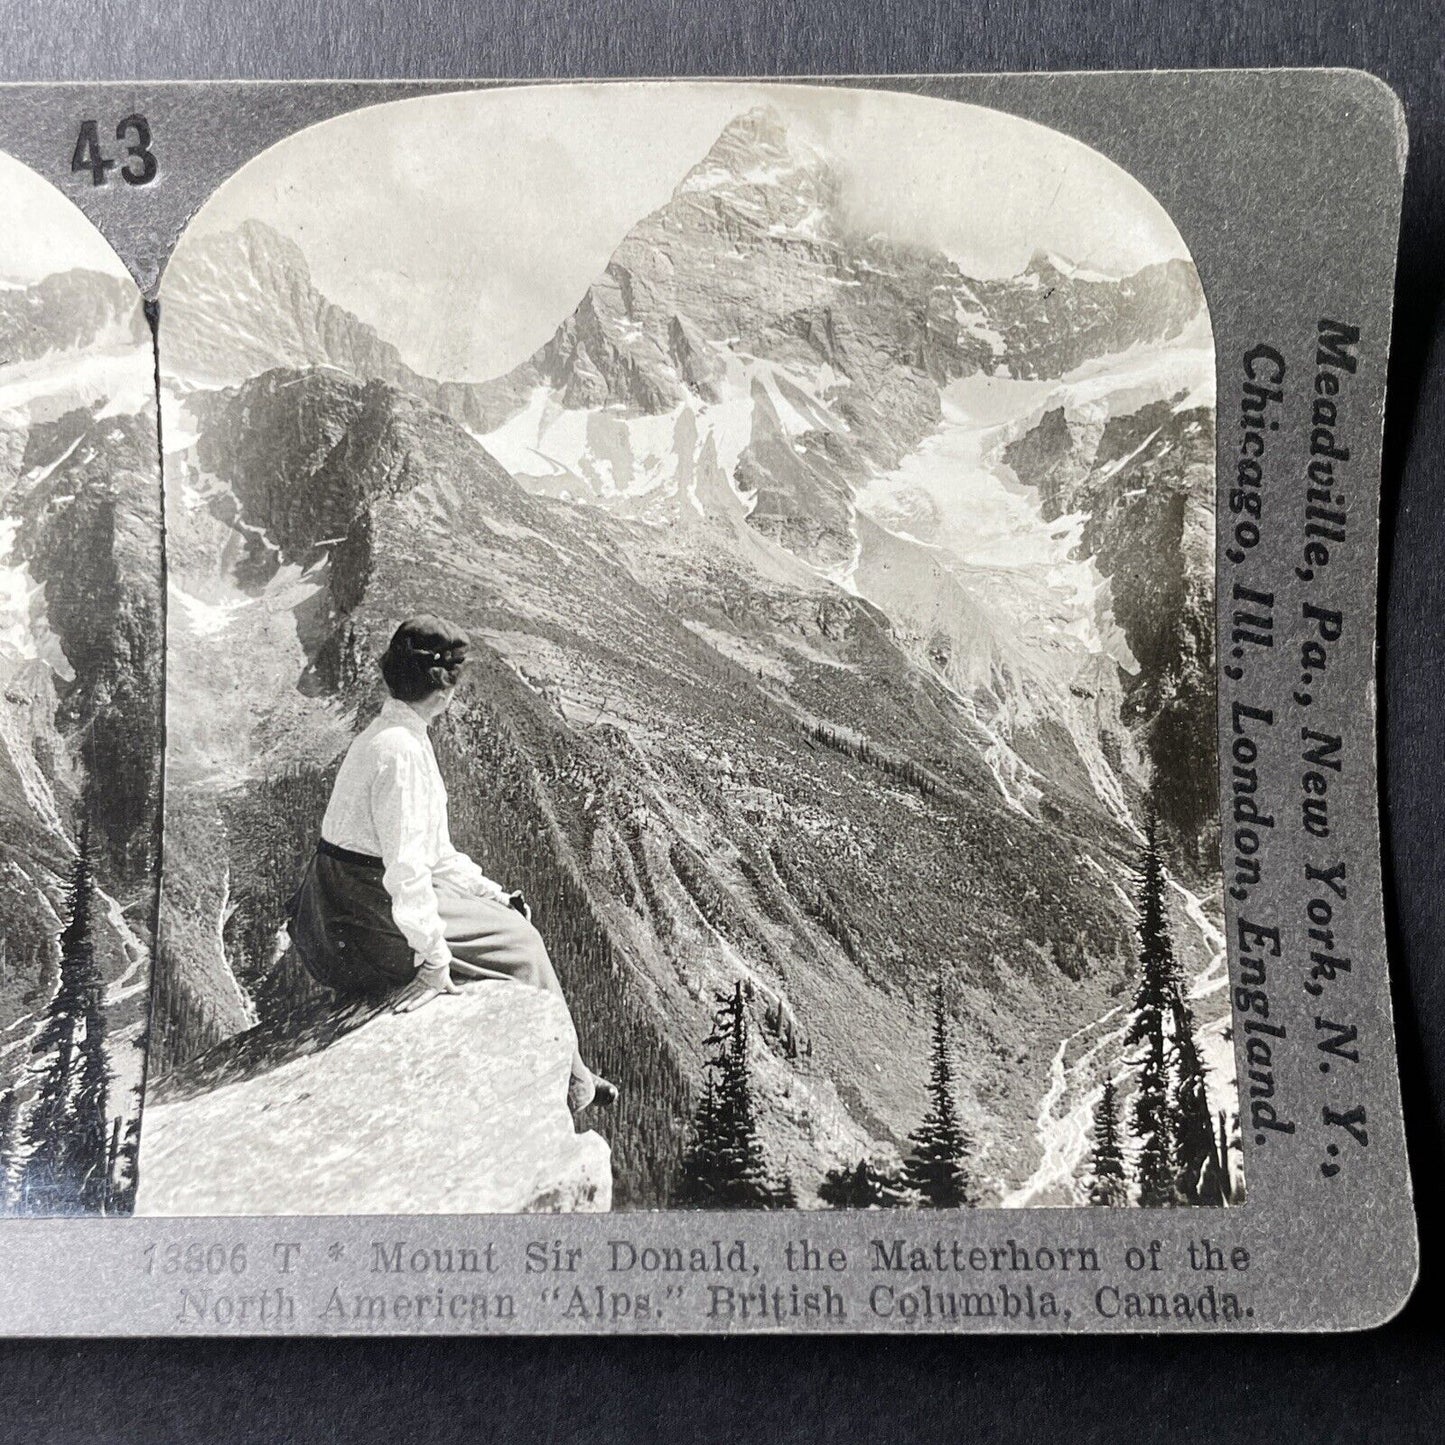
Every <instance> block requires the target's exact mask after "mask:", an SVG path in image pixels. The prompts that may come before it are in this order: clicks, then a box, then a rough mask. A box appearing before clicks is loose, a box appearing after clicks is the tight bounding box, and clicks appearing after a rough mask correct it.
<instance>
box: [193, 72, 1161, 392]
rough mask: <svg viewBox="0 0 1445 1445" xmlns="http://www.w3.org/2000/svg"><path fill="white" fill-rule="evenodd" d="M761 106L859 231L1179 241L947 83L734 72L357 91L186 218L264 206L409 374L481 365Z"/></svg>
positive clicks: (1013, 121) (198, 231)
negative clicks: (784, 81)
mask: <svg viewBox="0 0 1445 1445" xmlns="http://www.w3.org/2000/svg"><path fill="white" fill-rule="evenodd" d="M758 104H769V105H772V106H773V107H774V108H775V109H776V110H778V111H779V112H780V113H781V114H782V115H783V117H784V119H785V120H786V122H787V123H788V125H789V127H790V129H792V130H796V132H797V133H798V134H799V135H800V136H801V137H803V138H804V139H806V140H807V141H809V142H811V143H812V144H814V145H817V146H819V147H821V149H822V150H823V151H824V152H825V153H826V154H827V156H828V157H829V159H830V161H831V162H832V164H833V165H834V167H835V169H836V170H837V172H838V174H839V177H840V180H841V183H842V189H843V196H844V199H845V201H846V202H847V204H848V205H849V207H850V209H851V210H852V212H853V213H854V214H855V216H856V217H857V218H858V219H859V221H860V222H862V223H863V224H864V225H865V226H866V227H867V228H868V229H870V230H872V229H881V230H885V231H887V232H888V233H889V234H891V235H893V236H894V237H896V238H898V239H902V240H911V241H919V242H924V243H927V244H929V245H932V246H935V247H937V248H938V249H940V250H943V251H944V252H946V253H947V254H948V255H950V256H952V257H953V258H954V259H955V260H957V261H958V262H959V264H960V265H961V267H962V268H963V269H964V270H965V271H966V272H968V273H969V274H972V275H979V276H999V275H1011V274H1014V273H1016V272H1018V271H1020V270H1022V269H1023V267H1024V266H1025V265H1026V264H1027V262H1028V260H1029V257H1030V256H1031V255H1032V254H1033V253H1034V252H1035V251H1038V250H1044V251H1053V252H1056V253H1058V254H1060V255H1062V256H1065V257H1067V258H1068V259H1069V260H1071V261H1073V262H1074V263H1076V264H1078V265H1081V266H1084V267H1086V268H1088V269H1090V270H1100V271H1106V272H1110V273H1114V274H1125V273H1127V272H1130V271H1133V270H1137V269H1138V268H1139V267H1140V266H1143V265H1147V264H1149V263H1150V262H1154V261H1159V260H1164V259H1167V258H1169V257H1174V256H1184V255H1186V254H1187V252H1186V250H1185V248H1184V245H1183V242H1182V240H1181V239H1180V237H1179V235H1178V232H1177V231H1176V230H1175V228H1174V226H1173V223H1172V222H1171V221H1170V220H1169V217H1168V215H1167V214H1166V213H1165V212H1164V210H1163V208H1162V207H1161V206H1160V205H1159V204H1158V203H1157V202H1156V201H1155V200H1154V199H1153V198H1152V196H1150V195H1149V193H1148V192H1147V191H1145V190H1144V188H1143V187H1142V186H1140V185H1139V184H1138V183H1137V182H1136V181H1134V180H1133V179H1132V177H1130V176H1129V175H1128V174H1127V173H1126V172H1124V171H1122V170H1121V169H1119V168H1118V167H1117V166H1115V165H1114V164H1113V163H1112V162H1110V161H1108V160H1106V159H1105V158H1104V157H1103V156H1101V155H1099V154H1098V152H1096V151H1093V150H1091V149H1089V148H1088V147H1086V146H1084V145H1082V144H1081V143H1080V142H1078V141H1075V140H1073V139H1071V138H1070V137H1067V136H1064V135H1062V134H1061V133H1059V132H1057V131H1053V130H1049V129H1047V128H1045V127H1043V126H1039V125H1035V124H1033V123H1032V122H1029V121H1024V120H1020V119H1018V118H1016V117H1013V116H1009V115H1006V114H1004V113H1002V112H999V111H991V110H986V109H983V108H981V107H977V106H966V105H960V104H958V103H957V102H952V101H942V100H934V99H928V98H922V97H917V96H908V95H898V94H891V93H888V92H881V91H872V90H851V89H846V88H837V87H813V86H798V85H759V84H756V83H751V84H735V83H731V82H729V83H722V84H703V83H695V82H683V83H678V82H670V83H652V84H647V83H625V84H612V85H603V84H569V85H557V86H527V87H522V88H515V89H499V90H483V91H470V92H465V93H460V94H454V95H445V96H427V97H423V98H419V99H412V100H403V101H393V102H389V103H386V104H384V105H379V106H374V107H370V108H368V109H366V110H363V111H358V112H353V113H351V114H349V115H345V116H341V117H338V118H337V119H335V120H331V121H326V122H324V123H322V124H320V125H316V126H313V127H311V128H309V129H308V130H305V131H302V132H300V133H299V134H297V135H295V136H292V137H289V138H288V139H287V140H284V141H281V142H280V143H278V144H277V145H275V146H273V147H271V149H269V150H268V151H265V152H263V153H262V154H261V155H260V156H259V157H257V158H256V159H255V160H254V161H252V162H251V163H250V164H249V165H247V166H246V167H244V168H243V169H242V170H241V171H239V172H238V173H237V174H236V175H235V176H234V177H232V178H231V180H229V181H228V182H226V183H225V185H223V186H222V187H221V188H220V190H219V191H217V193H216V194H215V195H214V196H213V197H212V199H211V200H210V201H209V202H208V203H207V204H206V205H205V206H204V207H203V208H202V210H201V211H200V212H199V213H198V215H197V216H196V217H195V218H194V219H193V220H192V222H191V226H190V228H189V229H188V232H187V236H190V235H195V236H202V235H205V234H207V233H208V232H214V231H219V230H227V229H230V228H232V227H234V226H236V225H238V224H240V223H241V222H242V221H244V220H247V219H255V220H260V221H264V222H265V223H266V224H267V225H269V226H272V227H273V228H275V229H276V230H277V231H280V232H281V233H282V234H284V235H287V236H289V237H291V238H292V239H293V240H294V241H296V242H297V244H298V245H300V247H301V249H302V250H303V252H304V253H305V254H306V257H307V260H308V263H309V265H310V267H311V271H312V276H313V279H314V280H315V282H316V284H317V286H318V287H319V288H320V290H321V291H322V292H323V293H324V294H325V295H326V296H328V297H329V298H330V299H331V300H333V301H335V302H337V303H338V304H339V305H341V306H344V307H345V308H346V309H347V310H349V311H351V312H353V313H354V314H356V315H357V316H359V317H361V318H362V319H363V320H365V321H368V322H370V323H371V324H372V325H373V326H375V327H376V329H377V330H378V331H379V332H380V333H381V334H382V335H383V336H384V337H385V338H386V339H387V340H389V341H391V342H393V343H394V344H395V345H396V346H397V347H398V348H399V349H400V350H401V353H402V355H403V357H404V358H405V359H406V360H407V362H408V363H409V364H411V365H412V366H414V367H415V368H416V369H417V370H419V371H421V372H423V373H425V374H427V375H431V376H436V377H441V378H444V379H455V380H484V379H487V378H489V377H492V376H496V375H500V374H501V373H503V372H505V371H508V370H510V369H511V367H513V366H515V365H516V364H517V363H518V362H520V361H522V360H524V359H525V358H526V357H527V356H529V355H530V354H531V353H532V352H533V351H534V350H535V349H536V348H537V347H538V346H540V345H541V344H542V343H543V342H545V341H546V340H547V338H548V337H549V336H550V335H551V334H552V332H553V331H554V330H555V329H556V327H557V326H558V325H559V324H560V323H561V322H562V321H563V320H565V319H566V317H567V316H568V315H569V314H570V313H571V311H572V309H573V308H574V307H575V306H576V304H577V302H578V301H579V300H580V299H581V297H582V295H583V294H584V293H585V291H586V289H587V287H588V286H589V285H590V283H591V282H592V280H593V279H594V278H595V277H596V276H597V274H598V273H599V272H600V271H601V270H602V269H603V268H604V267H605V266H606V264H607V261H608V259H609V257H610V256H611V254H612V252H613V251H614V250H615V249H616V247H617V244H618V243H619V242H620V241H621V239H622V238H623V236H624V235H625V234H626V233H627V231H628V230H629V229H630V228H631V226H632V225H634V224H635V223H636V222H637V221H638V220H640V219H641V218H642V217H643V216H645V215H647V214H648V213H650V212H651V211H653V210H655V209H656V208H657V207H659V206H661V205H662V204H664V203H665V202H666V201H667V199H668V198H669V196H670V195H671V194H672V191H673V189H674V187H675V186H676V185H677V183H678V181H680V180H681V179H682V177H683V175H684V174H685V173H686V172H687V171H688V169H689V168H690V167H691V166H693V165H694V164H696V163H697V162H698V161H699V160H701V159H702V158H703V156H704V155H706V153H707V151H708V149H709V148H710V147H711V145H712V143H713V141H714V140H715V139H716V138H717V135H718V133H719V132H720V131H721V130H722V128H723V127H724V126H725V125H726V124H727V123H728V121H729V120H731V119H733V118H734V117H735V116H737V115H740V114H742V113H743V112H745V111H747V110H749V109H751V108H753V107H754V106H756V105H758ZM185 244H186V240H185V238H183V239H182V242H181V245H180V247H179V248H178V249H177V252H176V256H175V257H174V258H173V260H172V262H171V267H172V268H175V267H177V266H181V265H183V264H184V250H185Z"/></svg>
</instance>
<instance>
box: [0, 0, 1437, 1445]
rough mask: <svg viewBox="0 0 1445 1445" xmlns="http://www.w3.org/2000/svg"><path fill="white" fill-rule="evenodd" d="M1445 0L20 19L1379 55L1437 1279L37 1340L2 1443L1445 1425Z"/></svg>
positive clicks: (347, 60)
mask: <svg viewBox="0 0 1445 1445" xmlns="http://www.w3.org/2000/svg"><path fill="white" fill-rule="evenodd" d="M1434 9H1435V7H1434V5H1433V3H1430V0H1424V3H1421V0H1415V3H1411V4H1408V5H1407V4H1404V3H1399V4H1396V5H1389V4H1378V5H1372V6H1371V5H1365V4H1361V3H1359V0H1356V3H1354V4H1349V3H1341V0H1320V3H1314V4H1309V3H1304V4H1297V5H1291V4H1286V3H1278V4H1274V5H1255V4H1250V3H1228V4H1214V5H1203V4H1191V3H1185V0H1174V3H1171V4H1147V3H1143V0H1134V3H1129V0H1072V3H1061V0H1023V3H1014V4H994V3H988V0H977V3H974V4H971V5H964V4H958V5H949V4H946V3H926V4H924V3H920V4H901V3H876V0H875V3H871V4H863V3H853V4H848V3H835V4H831V5H830V4H825V3H817V0H813V3H806V4H793V5H784V4H779V3H774V4H762V3H757V0H731V3H718V0H715V3H713V4H711V5H709V4H707V3H706V0H692V3H689V4H681V3H675V4H663V3H657V0H631V3H622V0H617V3H607V0H580V3H574V4H570V5H569V4H565V3H556V0H546V3H539V4H531V5H527V4H518V3H516V0H502V3H487V0H478V3H474V4H471V5H467V4H465V3H464V0H430V3H425V0H423V3H413V4H409V5H405V6H402V5H398V4H392V5H390V6H386V5H383V4H382V3H380V0H356V3H351V4H340V3H325V4H317V3H311V4H308V5H307V6H306V8H305V10H304V11H301V10H300V8H299V6H297V5H294V4H293V5H286V4H283V3H276V0H235V3H232V4H229V5H223V4H219V3H215V0H189V3H183V0H165V3H160V4H156V3H150V4H139V3H133V4H131V5H122V4H115V3H113V0H99V3H90V4H80V3H78V0H60V3H50V4H48V5H45V6H43V7H42V6H41V5H40V4H39V3H33V0H32V3H31V4H23V3H19V4H18V3H15V0H8V3H4V7H3V12H4V15H5V19H6V22H7V23H6V25H5V28H4V31H3V33H4V35H5V38H6V46H5V52H4V54H3V55H0V79H6V80H21V79H26V80H42V79H44V80H63V79H94V80H104V79H124V78H140V77H145V78H154V79H187V78H195V79H201V78H223V77H277V78H280V77H287V78H304V77H308V76H351V77H358V78H359V77H372V76H375V77H382V76H408V75H409V76H438V77H440V76H450V75H456V76H464V75H466V76H489V75H508V76H532V75H535V76H543V75H550V76H562V75H622V74H638V75H661V74H669V73H677V74H689V73H695V74H732V75H743V74H760V75H763V74H788V73H808V72H820V71H828V72H840V73H848V72H855V73H863V72H869V71H874V72H887V71H892V72H898V71H948V70H956V71H969V70H1043V69H1098V68H1150V67H1155V66H1167V67H1175V66H1248V65H1280V64H1287V65H1354V66H1360V67H1362V68H1364V69H1368V70H1371V71H1373V72H1375V73H1376V74H1378V75H1380V76H1382V77H1383V78H1385V79H1386V80H1387V81H1389V82H1390V83H1391V84H1392V85H1393V86H1394V87H1395V89H1396V90H1397V91H1398V92H1399V94H1400V95H1401V97H1402V98H1403V100H1404V101H1405V104H1406V107H1407V111H1408V113H1409V119H1410V128H1411V155H1410V172H1409V177H1408V180H1407V188H1406V200H1405V221H1404V236H1403V241H1402V252H1401V269H1400V283H1399V301H1398V309H1397V321H1396V328H1395V350H1394V356H1393V359H1392V364H1391V387H1392V396H1391V403H1390V409H1389V417H1388V425H1387V435H1386V462H1385V517H1386V522H1385V528H1384V536H1385V541H1384V548H1385V551H1384V558H1383V560H1384V564H1385V568H1386V571H1385V583H1384V591H1385V597H1384V601H1385V604H1386V609H1387V611H1386V619H1387V620H1386V624H1385V631H1384V636H1383V638H1382V642H1383V656H1382V671H1381V691H1382V698H1383V701H1384V711H1385V718H1386V733H1385V742H1384V748H1385V758H1384V761H1385V769H1386V801H1387V860H1386V861H1387V865H1388V866H1389V871H1390V878H1389V886H1388V891H1387V902H1388V904H1389V906H1390V909H1391V926H1392V944H1393V961H1394V964H1395V977H1396V990H1397V995H1396V1001H1397V1027H1398V1029H1399V1033H1400V1048H1401V1054H1402V1070H1403V1075H1404V1086H1405V1095H1406V1108H1407V1122H1408V1125H1409V1127H1410V1135H1411V1149H1412V1163H1413V1167H1414V1170H1415V1178H1416V1189H1417V1200H1418V1205H1419V1211H1420V1217H1421V1224H1422V1230H1421V1234H1422V1244H1423V1252H1424V1269H1423V1273H1422V1277H1421V1283H1420V1287H1419V1289H1418V1291H1417V1294H1416V1297H1415V1299H1414V1301H1413V1302H1412V1304H1411V1305H1410V1306H1409V1307H1408V1308H1407V1310H1406V1311H1405V1313H1404V1315H1403V1316H1402V1317H1401V1318H1400V1319H1398V1320H1397V1321H1395V1322H1394V1323H1392V1324H1391V1325H1389V1326H1387V1327H1386V1328H1385V1329H1383V1330H1381V1331H1377V1332H1375V1333H1373V1334H1370V1335H1365V1336H1359V1337H1353V1338H1351V1337H1345V1338H1326V1339H1317V1338H1312V1339H1298V1340H1291V1339H1252V1340H1227V1339H1219V1340H1210V1339H1204V1340H1199V1339H1194V1340H1174V1341H1145V1340H1138V1341H1119V1340H1064V1341H1049V1342H1022V1341H990V1340H933V1339H908V1340H904V1341H890V1340H826V1341H823V1340H808V1339H792V1340H748V1341H736V1342H727V1341H676V1342H663V1341H616V1340H613V1341H591V1342H557V1341H552V1342H540V1341H539V1342H530V1341H511V1342H495V1343H492V1342H484V1343H472V1342H461V1341H426V1342H421V1341H418V1342H401V1341H393V1342H367V1343H364V1344H363V1343H345V1344H343V1343H338V1342H321V1341H316V1342H286V1343H270V1342H266V1343H261V1342H257V1343H245V1344H242V1343H235V1342H226V1343H219V1342H217V1343H205V1344H185V1345H179V1344H170V1343H167V1344H125V1345H109V1344H108V1345H104V1346H100V1345H77V1344H75V1343H68V1344H29V1345H12V1346H7V1347H5V1350H4V1354H3V1356H0V1441H5V1442H9V1441H12V1440H13V1441H17V1442H18V1441H30V1440H35V1441H41V1440H86V1441H101V1442H111V1441H117V1442H119V1441H130V1440H136V1441H147V1442H150V1441H169V1440H173V1439H174V1440H181V1439H186V1440H193V1441H201V1442H210V1441H218V1440H226V1439H232V1438H234V1439H247V1440H257V1441H284V1440H290V1439H295V1440H311V1439H345V1440H353V1439H363V1438H365V1439H370V1438H376V1439H391V1440H399V1441H408V1440H426V1441H430V1440H433V1439H441V1438H451V1436H452V1435H453V1434H455V1435H457V1436H458V1437H459V1438H460V1437H465V1438H468V1439H471V1440H475V1441H489V1440H498V1441H506V1442H512V1441H523V1440H529V1439H562V1438H566V1439H578V1440H582V1439H588V1440H611V1439H637V1440H647V1439H654V1438H655V1439H658V1440H660V1441H661V1440H665V1441H667V1442H669V1445H673V1442H685V1441H691V1440H718V1439H728V1438H737V1439H741V1440H747V1441H755V1440H774V1439H779V1440H781V1439H794V1438H797V1439H803V1438H818V1439H837V1440H841V1441H848V1442H851V1441H855V1440H857V1441H862V1440H867V1439H877V1440H881V1441H888V1442H892V1441H901V1440H905V1439H912V1438H930V1437H935V1436H937V1437H939V1438H947V1439H951V1440H955V1441H957V1440H962V1439H967V1438H982V1439H988V1440H1008V1439H1019V1440H1033V1439H1043V1438H1048V1437H1052V1436H1060V1437H1061V1438H1063V1439H1065V1440H1068V1441H1070V1442H1075V1441H1092V1440H1096V1439H1097V1440H1101V1441H1102V1440H1108V1441H1111V1442H1112V1441H1117V1440H1120V1439H1136V1440H1137V1439H1167V1440H1171V1441H1189V1440H1194V1439H1199V1440H1212V1441H1217V1440H1221V1439H1227V1438H1241V1439H1243V1438H1247V1437H1249V1436H1253V1437H1254V1438H1259V1437H1260V1436H1261V1435H1263V1434H1265V1433H1266V1432H1268V1434H1270V1435H1271V1436H1274V1437H1277V1438H1282V1439H1301V1440H1311V1441H1315V1440H1318V1441H1328V1440H1390V1441H1406V1440H1414V1439H1419V1440H1433V1439H1438V1438H1441V1437H1442V1436H1445V1421H1442V1419H1441V1416H1440V1414H1439V1413H1438V1412H1439V1411H1440V1410H1441V1399H1440V1396H1442V1395H1445V1383H1442V1374H1445V1371H1442V1369H1441V1363H1442V1359H1445V1354H1442V1351H1445V1329H1442V1327H1441V1325H1440V1323H1439V1318H1440V1313H1441V1303H1442V1275H1445V1270H1442V1259H1445V1253H1442V1251H1441V1249H1440V1247H1439V1244H1438V1240H1437V1238H1436V1237H1435V1235H1434V1233H1433V1231H1432V1226H1433V1225H1434V1221H1435V1220H1436V1218H1438V1216H1439V1212H1440V1211H1439V1201H1440V1173H1441V1171H1440V1155H1441V1151H1440V1139H1441V1123H1442V1093H1445V1091H1442V1079H1445V969H1442V967H1441V965H1440V963H1439V961H1438V960H1439V955H1440V943H1441V934H1442V929H1445V888H1442V883H1445V878H1442V869H1441V866H1440V862H1439V857H1438V851H1437V848H1436V846H1435V843H1436V836H1437V820H1438V817H1439V812H1440V808H1441V802H1440V795H1441V781H1440V778H1439V759H1440V758H1441V756H1442V746H1441V744H1442V738H1445V706H1442V704H1445V697H1442V688H1441V685H1440V682H1439V680H1438V674H1439V666H1438V663H1439V660H1440V657H1441V654H1442V651H1445V635H1442V626H1441V621H1440V605H1439V604H1440V600H1441V598H1440V593H1441V579H1440V572H1439V568H1438V564H1437V561H1436V557H1437V553H1438V552H1439V551H1440V544H1441V542H1442V540H1445V500H1442V490H1441V487H1440V485H1439V484H1438V482H1437V478H1439V477H1440V476H1441V472H1442V463H1445V405H1442V403H1445V365H1442V349H1441V347H1440V344H1439V342H1440V337H1439V334H1438V333H1439V330H1440V325H1439V310H1440V296H1441V272H1442V269H1445V267H1442V261H1441V257H1442V255H1445V134H1442V132H1445V96H1442V79H1445V71H1442V33H1441V32H1442V26H1441V22H1440V20H1439V19H1438V16H1437V15H1436V14H1435V13H1433V12H1434ZM1259 159H1260V160H1261V161H1266V160H1267V158H1263V157H1261V158H1259ZM465 163H466V160H465V156H461V155H459V156H458V158H457V164H458V166H459V167H464V166H465ZM1320 182H1321V185H1328V184H1329V183H1330V178H1329V177H1328V176H1323V175H1322V176H1321V177H1320ZM1340 245H1341V246H1342V247H1343V248H1346V249H1347V248H1348V247H1349V245H1350V238H1349V237H1348V236H1342V237H1340ZM0 1287H3V1282H0Z"/></svg>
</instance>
